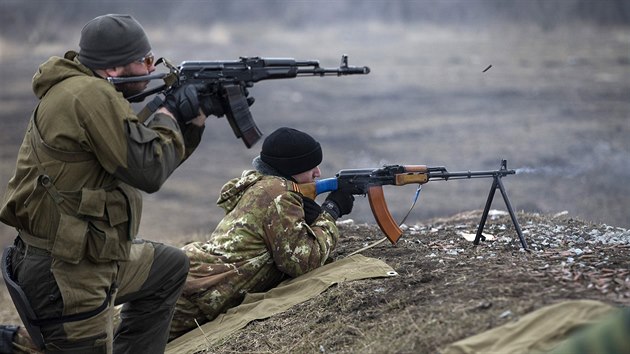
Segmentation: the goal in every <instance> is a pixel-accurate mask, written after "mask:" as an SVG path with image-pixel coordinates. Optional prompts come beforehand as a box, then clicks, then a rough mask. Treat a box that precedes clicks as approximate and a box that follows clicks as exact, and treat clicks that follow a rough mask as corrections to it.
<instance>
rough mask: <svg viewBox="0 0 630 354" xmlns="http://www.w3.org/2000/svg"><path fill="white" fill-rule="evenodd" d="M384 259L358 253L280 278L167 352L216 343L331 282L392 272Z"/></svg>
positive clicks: (180, 352)
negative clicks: (303, 272) (291, 276)
mask: <svg viewBox="0 0 630 354" xmlns="http://www.w3.org/2000/svg"><path fill="white" fill-rule="evenodd" d="M395 275H396V272H395V271H394V270H393V269H392V268H391V267H390V266H389V265H387V264H386V263H385V262H383V261H381V260H378V259H375V258H368V257H365V256H362V255H360V254H357V255H354V256H351V257H348V258H344V259H341V260H338V261H335V262H332V263H329V264H327V265H324V266H322V267H320V268H317V269H315V270H313V271H311V272H309V273H307V274H304V275H302V276H299V277H297V278H295V279H291V280H287V281H284V282H282V283H281V284H280V285H278V286H277V287H275V288H273V289H271V290H269V291H267V292H265V293H252V294H247V296H246V297H245V300H243V302H242V303H241V304H240V305H239V306H237V307H234V308H231V309H229V310H228V311H227V312H226V313H225V314H222V315H219V317H217V318H216V319H214V320H213V321H211V322H208V323H206V324H204V325H202V326H201V328H200V329H199V328H198V329H195V330H192V331H190V332H188V333H186V334H185V335H183V336H181V337H179V338H176V339H175V340H173V341H172V342H170V343H169V344H168V346H167V347H166V353H167V354H187V353H195V352H199V351H201V350H204V349H206V348H208V346H210V345H214V344H216V343H218V342H219V341H220V340H221V339H222V338H225V337H227V336H228V335H230V334H232V333H234V332H236V331H238V330H239V329H241V328H243V327H245V326H246V325H247V324H248V323H249V322H251V321H254V320H260V319H265V318H268V317H270V316H272V315H275V314H277V313H281V312H283V311H285V310H287V309H289V308H290V307H291V306H293V305H296V304H299V303H301V302H304V301H306V300H309V299H311V298H313V297H315V296H317V295H319V294H320V293H322V292H323V291H324V290H326V289H328V288H329V287H330V286H332V285H333V284H337V283H341V282H345V281H351V280H359V279H367V278H379V277H390V276H395Z"/></svg>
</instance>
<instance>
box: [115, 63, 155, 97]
mask: <svg viewBox="0 0 630 354" xmlns="http://www.w3.org/2000/svg"><path fill="white" fill-rule="evenodd" d="M134 76H138V75H133V74H132V73H131V72H130V71H129V70H126V69H125V70H124V71H123V72H122V75H120V77H134ZM148 84H149V82H148V81H138V82H127V83H123V84H117V85H116V90H118V91H120V92H121V93H122V94H123V97H125V98H129V97H131V96H133V95H137V94H139V93H141V92H142V91H144V89H146V87H147V85H148Z"/></svg>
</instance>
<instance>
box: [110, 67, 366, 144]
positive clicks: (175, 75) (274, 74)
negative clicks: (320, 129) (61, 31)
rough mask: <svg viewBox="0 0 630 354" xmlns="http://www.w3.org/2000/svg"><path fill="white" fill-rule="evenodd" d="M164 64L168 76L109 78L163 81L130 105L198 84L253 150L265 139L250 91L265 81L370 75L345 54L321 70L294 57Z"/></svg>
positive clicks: (149, 106) (148, 110)
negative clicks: (337, 62)
mask: <svg viewBox="0 0 630 354" xmlns="http://www.w3.org/2000/svg"><path fill="white" fill-rule="evenodd" d="M161 63H163V64H164V65H165V66H166V67H167V68H168V69H169V70H170V72H169V73H158V74H150V75H144V76H135V77H110V78H108V80H109V82H110V83H112V84H115V85H116V84H122V83H129V82H140V81H151V80H156V79H161V80H163V81H164V84H163V85H161V86H158V87H155V88H153V89H148V90H146V91H144V92H141V93H139V94H136V95H134V96H131V97H129V98H128V100H129V101H131V102H142V101H143V100H144V99H145V98H146V97H148V96H150V95H153V94H158V93H164V94H168V93H169V92H171V91H172V90H174V89H176V88H178V87H180V86H183V85H189V84H192V85H196V86H197V87H198V90H199V91H200V93H202V94H203V95H208V96H213V97H214V98H216V99H217V100H218V101H219V102H220V107H221V109H220V110H221V111H222V112H219V113H213V114H215V115H217V117H219V118H220V117H222V116H223V115H225V117H226V118H227V120H228V122H229V123H230V126H231V127H232V131H233V132H234V135H235V136H236V138H241V139H242V140H243V143H245V146H247V148H250V147H252V146H253V145H254V144H255V143H256V142H257V141H258V140H260V138H261V137H262V132H261V131H260V130H259V129H258V127H257V126H256V123H255V122H254V119H253V117H252V115H251V113H250V111H249V106H250V105H251V104H252V103H253V100H252V99H250V98H248V97H247V96H248V92H247V88H248V87H252V86H254V83H256V82H259V81H263V80H274V79H291V78H295V77H305V76H346V75H357V74H358V75H365V74H369V73H370V68H369V67H367V66H349V65H348V56H347V55H342V57H341V64H340V65H339V67H337V68H323V67H320V65H319V61H318V60H302V61H300V60H295V59H292V58H260V57H241V58H240V59H239V60H232V61H184V62H182V63H181V64H180V65H179V66H177V67H175V66H174V65H172V64H171V63H169V61H168V60H166V59H164V58H160V59H159V60H158V61H157V62H156V65H158V64H161ZM161 104H162V99H161V98H160V97H159V96H156V98H155V99H154V100H153V101H152V102H150V103H149V104H147V106H146V107H145V108H144V109H143V111H142V112H141V113H140V114H139V116H141V120H144V118H146V117H148V116H149V115H150V114H151V113H153V112H154V111H155V110H156V109H157V108H158V107H159V106H160V105H161Z"/></svg>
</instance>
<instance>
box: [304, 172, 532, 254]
mask: <svg viewBox="0 0 630 354" xmlns="http://www.w3.org/2000/svg"><path fill="white" fill-rule="evenodd" d="M515 173H516V171H515V170H509V169H508V168H507V161H506V160H502V161H501V167H500V168H499V169H498V170H491V171H462V172H448V171H447V170H446V168H445V167H441V166H440V167H429V166H426V165H385V166H383V167H381V168H366V169H348V170H340V171H339V172H338V173H337V174H336V175H335V177H333V178H326V179H322V180H318V181H316V182H313V183H305V184H300V185H299V189H300V192H301V193H302V194H303V195H304V196H306V197H309V198H311V199H314V198H315V197H316V196H317V195H319V194H322V193H326V192H331V191H334V190H344V191H348V192H350V193H352V194H355V195H366V194H367V196H368V200H369V202H370V207H371V209H372V214H374V218H375V219H376V222H377V223H378V226H379V227H380V228H381V230H382V231H383V233H384V234H385V235H386V236H387V238H388V239H389V241H390V242H391V243H392V244H396V242H398V239H399V238H400V236H401V235H402V233H403V232H402V230H401V229H400V227H399V225H398V224H397V223H396V222H395V221H394V218H393V217H392V215H391V213H390V212H389V209H388V207H387V203H386V201H385V196H384V194H383V186H385V185H394V186H402V185H406V184H412V183H417V184H420V185H421V184H425V183H427V182H429V181H435V180H441V181H448V180H455V179H471V178H492V179H493V182H492V187H491V189H490V194H489V195H488V199H487V201H486V206H485V209H484V211H483V214H482V217H481V221H480V223H479V228H478V230H477V235H476V237H475V240H474V244H475V245H477V244H479V241H480V240H485V237H484V236H483V235H482V232H483V228H484V225H485V223H486V219H487V217H488V212H489V211H490V205H491V204H492V200H493V199H494V193H495V191H496V189H497V188H498V189H499V190H500V191H501V194H502V195H503V199H504V201H505V204H506V206H507V209H508V211H509V213H510V216H511V217H512V222H513V224H514V227H515V229H516V232H517V234H518V236H519V239H520V241H521V245H522V246H523V248H524V249H525V250H527V243H526V242H525V239H524V238H523V234H522V232H521V228H520V226H519V224H518V221H517V219H516V215H515V214H514V211H513V209H512V205H511V204H510V200H509V199H508V197H507V193H506V192H505V188H504V187H503V183H502V182H501V178H503V177H505V176H507V175H512V174H515Z"/></svg>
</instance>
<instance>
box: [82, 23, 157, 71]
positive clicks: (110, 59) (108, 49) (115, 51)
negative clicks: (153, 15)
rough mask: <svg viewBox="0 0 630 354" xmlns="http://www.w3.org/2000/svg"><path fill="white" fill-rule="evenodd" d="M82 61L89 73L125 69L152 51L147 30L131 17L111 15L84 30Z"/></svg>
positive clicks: (86, 26)
mask: <svg viewBox="0 0 630 354" xmlns="http://www.w3.org/2000/svg"><path fill="white" fill-rule="evenodd" d="M79 48H80V50H79V61H80V62H81V63H82V64H83V65H85V66H87V67H88V68H90V69H107V68H113V67H116V66H123V65H127V64H129V63H132V62H133V61H135V60H138V59H141V58H142V57H144V56H145V55H146V54H147V53H149V52H150V51H151V45H150V44H149V39H148V38H147V35H146V33H144V29H143V28H142V26H141V25H140V23H138V21H136V19H134V18H133V17H132V16H131V15H116V14H108V15H103V16H99V17H97V18H95V19H93V20H91V21H90V22H88V23H87V24H86V25H85V26H84V27H83V29H82V30H81V39H80V40H79Z"/></svg>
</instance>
